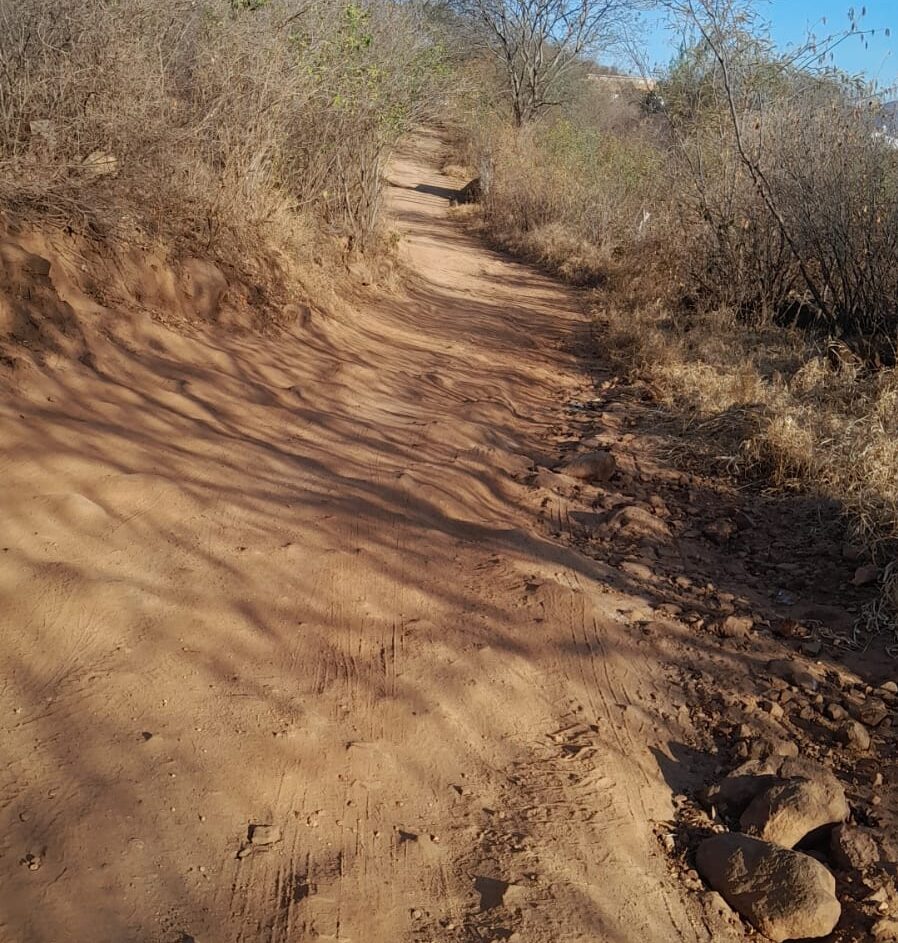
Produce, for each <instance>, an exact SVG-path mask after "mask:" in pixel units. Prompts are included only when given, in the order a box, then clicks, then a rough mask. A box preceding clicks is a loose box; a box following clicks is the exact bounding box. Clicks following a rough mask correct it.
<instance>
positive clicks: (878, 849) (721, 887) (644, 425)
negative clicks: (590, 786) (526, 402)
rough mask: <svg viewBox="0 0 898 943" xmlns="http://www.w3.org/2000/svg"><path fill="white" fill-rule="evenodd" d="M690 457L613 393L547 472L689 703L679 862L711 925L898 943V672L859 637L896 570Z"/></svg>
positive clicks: (573, 524)
mask: <svg viewBox="0 0 898 943" xmlns="http://www.w3.org/2000/svg"><path fill="white" fill-rule="evenodd" d="M677 445H680V443H679V442H677V441H676V440H675V439H673V438H672V437H671V435H670V434H669V433H664V432H660V433H659V432H658V422H657V412H656V411H655V410H654V409H653V408H652V407H651V405H650V404H649V403H648V401H647V400H645V399H644V398H643V396H642V393H641V391H640V390H639V389H637V388H634V387H632V386H628V385H626V384H624V383H621V382H619V381H616V380H608V381H606V382H604V383H603V384H601V386H600V387H598V389H588V390H584V391H583V395H582V397H581V398H580V399H578V401H576V402H572V403H570V404H568V421H567V422H566V423H565V424H564V426H563V427H560V428H559V429H558V430H557V434H556V437H555V446H556V449H557V451H556V454H555V460H554V461H553V462H550V461H548V460H547V462H546V464H545V465H544V466H539V467H536V468H535V469H534V471H533V472H532V474H531V475H530V476H529V478H528V481H529V483H530V484H531V485H532V486H533V487H534V488H536V489H538V490H539V491H540V492H541V493H542V495H543V497H542V514H543V521H544V525H545V527H546V528H547V529H548V530H549V531H550V532H551V533H552V534H553V536H554V537H555V538H556V539H559V540H562V541H565V542H569V543H571V544H573V545H575V546H576V547H577V548H578V549H579V550H580V551H581V552H584V553H587V554H588V555H590V556H592V557H593V558H595V559H597V560H601V561H603V562H604V563H606V564H608V565H609V567H610V572H611V573H613V575H614V578H613V581H612V585H613V586H614V587H615V588H616V589H619V590H620V592H621V593H622V594H627V595H628V596H630V597H635V598H637V599H639V600H641V603H640V604H639V605H637V606H636V607H635V608H631V610H630V611H629V612H627V613H625V615H626V617H627V619H628V621H629V623H630V624H631V626H632V630H633V633H634V637H635V641H636V644H639V645H641V646H649V647H651V648H654V649H656V650H657V657H658V660H659V661H660V662H661V663H663V664H665V665H666V666H667V671H668V675H669V681H670V684H671V685H672V687H673V689H674V690H675V691H676V692H677V694H676V705H677V714H676V716H675V717H669V718H666V719H667V720H668V721H669V724H670V727H671V728H672V729H675V730H676V731H677V732H678V737H677V740H676V742H672V743H671V744H670V745H669V753H670V757H669V759H670V763H669V766H670V769H669V776H668V780H669V782H670V784H671V787H672V790H673V791H674V800H675V806H676V808H677V814H676V817H675V819H674V820H673V821H671V822H666V823H657V831H658V835H659V841H660V842H661V844H662V846H663V848H664V849H665V852H666V853H667V855H668V857H669V861H670V865H671V868H672V869H673V870H674V871H675V873H676V874H677V875H678V876H679V877H680V878H681V880H682V881H683V882H684V883H685V884H686V885H687V886H688V887H689V888H691V889H692V890H693V891H694V893H695V894H696V895H697V897H698V898H699V900H700V901H701V903H702V906H703V910H704V916H705V921H706V923H707V924H708V926H709V928H710V929H712V932H713V927H714V926H715V925H716V926H720V927H721V928H722V927H723V926H724V925H726V927H727V928H728V929H729V930H730V931H731V930H732V928H733V926H734V925H735V926H738V925H739V924H740V921H741V925H742V927H743V928H744V930H745V933H746V935H747V936H752V935H755V934H757V933H760V934H761V935H762V936H764V937H766V938H769V939H772V940H776V941H780V940H790V939H827V940H830V941H833V943H861V941H870V940H873V941H880V940H886V941H888V940H898V886H896V876H898V827H896V826H898V789H896V782H898V660H895V659H894V658H893V657H891V656H890V655H889V654H887V648H888V645H889V643H894V637H892V638H885V637H882V636H873V637H869V636H867V635H865V634H864V632H863V631H859V630H858V626H859V625H860V626H863V624H864V623H863V619H862V616H863V613H864V610H865V607H866V606H868V605H869V604H870V603H871V601H872V600H873V599H874V598H875V594H876V582H877V580H878V577H879V573H878V570H877V569H876V567H875V565H873V564H872V563H871V562H870V561H868V560H865V559H863V555H862V554H861V552H860V551H858V550H857V549H856V548H854V547H853V546H852V545H851V544H850V542H849V541H847V539H846V535H845V531H844V524H843V523H842V521H841V518H840V514H839V508H838V507H836V506H834V505H832V504H831V503H828V502H824V501H821V500H818V499H815V498H813V497H807V496H800V495H783V494H770V493H765V492H764V491H762V490H761V489H759V488H758V489H746V488H744V487H740V486H739V485H737V483H735V482H732V481H728V480H726V479H725V478H719V477H716V476H715V475H707V474H703V473H702V472H701V471H697V470H693V469H690V468H689V467H688V464H689V463H683V462H677V463H676V464H677V465H678V466H680V467H674V464H673V463H672V462H670V461H669V460H668V461H665V460H664V459H663V458H662V457H661V456H664V455H670V454H671V453H672V452H673V451H678V452H681V451H682V450H681V449H676V450H675V446H677ZM697 464H698V463H696V465H697ZM684 466H686V467H684ZM643 603H644V605H643ZM737 915H738V916H737Z"/></svg>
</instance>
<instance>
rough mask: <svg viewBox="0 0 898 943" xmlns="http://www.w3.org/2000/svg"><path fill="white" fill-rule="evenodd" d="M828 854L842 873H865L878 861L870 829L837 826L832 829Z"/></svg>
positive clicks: (873, 836)
mask: <svg viewBox="0 0 898 943" xmlns="http://www.w3.org/2000/svg"><path fill="white" fill-rule="evenodd" d="M830 854H831V856H832V860H833V862H834V863H835V864H836V865H837V866H838V867H839V868H841V869H842V870H843V871H852V870H854V871H865V870H866V869H867V868H871V867H873V865H874V864H876V863H877V862H878V861H879V845H878V844H877V842H876V837H875V835H874V833H873V832H872V831H871V830H870V829H868V828H862V827H861V826H859V825H839V826H838V827H837V828H834V829H833V833H832V838H831V839H830Z"/></svg>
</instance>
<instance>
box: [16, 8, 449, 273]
mask: <svg viewBox="0 0 898 943" xmlns="http://www.w3.org/2000/svg"><path fill="white" fill-rule="evenodd" d="M441 57H442V53H441V50H440V47H439V45H438V43H436V42H435V41H434V39H433V37H432V35H431V34H430V32H429V31H428V29H427V26H426V24H425V22H424V21H423V19H422V18H421V14H420V11H419V10H417V9H416V8H414V7H413V6H412V5H410V4H404V3H394V2H387V0H384V2H375V3H356V2H352V0H346V2H342V0H341V2H332V0H302V2H300V0H203V2H200V3H196V2H193V0H133V2H129V3H125V4H123V3H107V2H104V0H85V2H83V3H77V4H72V3H68V2H66V0H33V2H28V3H21V2H18V0H0V210H2V211H3V212H4V213H5V214H6V215H7V217H13V218H15V219H17V220H24V221H26V222H32V223H43V224H48V223H49V224H55V225H58V226H60V227H65V228H69V229H72V230H74V231H77V232H79V233H89V234H93V235H95V236H100V237H103V238H111V239H123V240H132V241H133V240H150V241H152V242H154V243H156V244H158V245H161V246H162V247H164V248H166V249H167V250H169V251H171V252H172V253H173V254H174V255H177V254H178V253H183V252H193V253H202V254H204V255H206V256H209V257H213V258H216V259H218V260H220V261H223V262H225V263H228V264H231V265H236V266H238V267H240V266H241V265H244V264H246V263H247V260H248V259H250V258H253V257H262V256H266V255H267V254H269V253H271V252H282V253H283V255H284V257H285V258H287V259H289V260H292V261H295V262H297V263H301V262H302V261H303V259H304V258H305V257H308V255H310V254H311V251H312V250H311V248H310V247H311V246H312V245H316V246H317V247H318V251H320V250H321V247H322V246H323V247H324V248H325V249H326V248H327V247H328V246H330V247H333V248H336V247H343V248H344V249H345V248H346V247H350V248H352V249H354V250H359V251H368V252H372V251H377V248H378V246H377V243H378V239H379V237H380V235H381V232H380V226H379V223H380V215H379V212H380V197H381V192H382V176H383V171H384V167H385V163H386V161H387V159H388V158H389V155H390V153H391V150H392V148H393V146H394V145H395V143H396V142H397V141H398V140H399V139H400V137H401V136H402V135H403V134H404V133H406V132H407V131H408V130H409V128H411V127H412V126H414V124H416V123H417V122H418V121H421V120H424V119H426V118H427V117H428V116H429V115H430V114H431V113H432V112H431V110H430V109H433V108H439V102H440V101H441V97H442V88H443V85H444V83H445V79H446V71H445V69H444V66H443V63H442V58H441Z"/></svg>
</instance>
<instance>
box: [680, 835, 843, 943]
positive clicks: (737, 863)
mask: <svg viewBox="0 0 898 943" xmlns="http://www.w3.org/2000/svg"><path fill="white" fill-rule="evenodd" d="M697 862H698V869H699V872H700V873H701V875H702V877H704V879H705V880H706V881H707V882H708V883H709V884H710V885H711V887H712V888H714V890H716V891H718V892H719V893H720V894H721V895H722V896H723V898H724V899H725V900H726V902H727V903H728V904H729V905H730V906H731V907H732V908H733V909H734V910H736V911H738V912H739V913H740V914H742V916H743V917H745V918H746V919H747V920H748V921H749V922H750V923H751V924H752V925H753V926H754V927H755V928H756V929H757V930H758V931H760V932H761V933H763V934H764V935H765V936H767V937H769V938H770V939H771V940H774V941H775V943H782V941H784V940H796V939H817V938H819V937H822V936H826V935H827V934H829V933H831V932H832V930H833V928H834V927H835V925H836V924H837V923H838V920H839V917H840V915H841V912H842V908H841V906H840V904H839V901H838V900H837V899H836V895H835V890H836V881H835V878H834V877H833V876H832V874H830V873H829V871H827V869H826V868H825V867H824V866H823V865H822V864H820V862H818V861H815V860H814V859H813V858H810V857H808V856H807V855H803V854H801V853H800V852H797V851H790V850H789V849H786V848H780V847H778V846H776V845H772V844H770V843H769V842H764V841H759V840H758V839H756V838H750V837H749V836H747V835H737V834H725V835H715V836H714V837H713V838H709V839H706V840H705V841H704V842H702V844H701V845H700V846H699V849H698V854H697Z"/></svg>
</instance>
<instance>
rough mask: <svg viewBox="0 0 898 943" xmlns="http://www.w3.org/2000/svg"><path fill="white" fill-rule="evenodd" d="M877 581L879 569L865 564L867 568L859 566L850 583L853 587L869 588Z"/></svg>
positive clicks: (873, 565)
mask: <svg viewBox="0 0 898 943" xmlns="http://www.w3.org/2000/svg"><path fill="white" fill-rule="evenodd" d="M878 579H879V567H878V566H876V565H875V564H872V563H870V564H867V566H859V567H858V568H857V569H856V570H855V571H854V579H852V581H851V582H852V583H853V584H854V585H855V586H869V585H870V584H871V583H875V582H876V581H877V580H878Z"/></svg>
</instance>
